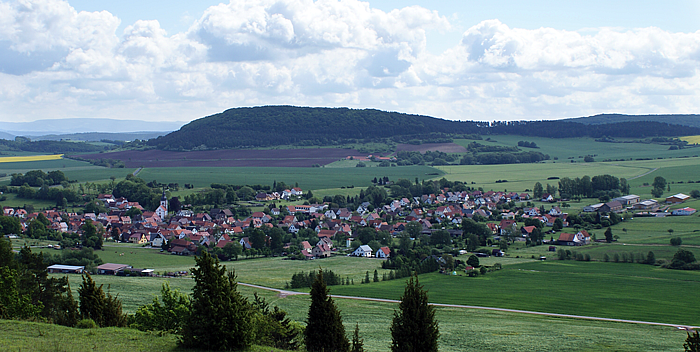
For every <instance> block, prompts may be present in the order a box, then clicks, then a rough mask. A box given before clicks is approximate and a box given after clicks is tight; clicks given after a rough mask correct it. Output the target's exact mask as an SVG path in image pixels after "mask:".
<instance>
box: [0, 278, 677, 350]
mask: <svg viewBox="0 0 700 352" xmlns="http://www.w3.org/2000/svg"><path fill="white" fill-rule="evenodd" d="M245 293H247V292H244V294H245ZM262 295H263V296H265V297H266V299H268V301H271V302H273V304H276V305H279V306H280V307H282V308H283V309H285V310H286V311H287V312H289V313H290V315H291V317H292V318H293V319H295V320H298V321H304V320H305V318H306V312H307V310H308V305H309V300H308V298H307V297H301V296H290V297H287V298H283V299H280V298H277V297H275V296H273V295H271V294H265V293H262ZM336 303H337V304H338V307H339V308H340V310H341V311H342V314H343V321H344V323H345V330H346V332H347V333H348V334H350V333H351V331H352V329H353V328H354V326H355V323H356V322H357V323H358V324H359V327H360V334H361V336H362V338H363V339H364V347H365V350H367V351H388V350H389V345H390V343H391V337H390V335H389V329H388V327H389V326H390V324H391V317H392V314H393V310H394V309H395V308H396V305H394V304H390V303H379V302H359V301H351V300H344V299H337V300H336ZM437 319H438V321H439V324H440V333H441V337H440V340H439V343H440V350H441V351H444V352H460V351H678V350H681V349H682V345H683V341H684V340H685V338H686V334H685V332H684V331H678V330H676V329H673V328H668V327H657V326H644V325H634V324H623V323H609V322H597V321H586V320H576V319H564V318H550V317H539V316H529V315H524V314H514V313H502V312H488V311H479V310H471V309H456V308H438V309H437ZM0 332H2V334H0V335H1V336H2V337H0V346H2V347H3V350H4V351H115V352H121V351H186V350H184V349H180V348H177V345H176V337H175V336H173V335H169V334H163V335H161V334H155V333H144V332H140V331H136V330H132V329H126V328H102V329H90V330H81V329H73V328H66V327H62V326H57V325H47V324H40V323H31V322H19V321H4V320H0ZM250 351H252V352H258V351H260V352H263V351H264V352H270V351H279V350H277V349H273V348H270V347H253V348H251V349H250Z"/></svg>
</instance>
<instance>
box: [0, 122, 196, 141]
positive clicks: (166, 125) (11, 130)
mask: <svg viewBox="0 0 700 352" xmlns="http://www.w3.org/2000/svg"><path fill="white" fill-rule="evenodd" d="M183 124H184V122H180V121H167V122H154V121H142V120H116V119H103V118H72V119H53V120H50V119H46V120H37V121H33V122H3V123H2V124H0V133H3V132H4V134H1V135H0V138H5V139H7V138H6V137H5V136H6V134H9V135H11V136H12V137H11V138H14V136H26V137H30V138H31V137H33V136H44V135H62V134H76V133H87V132H103V133H134V132H165V131H174V130H177V129H179V128H180V127H181V126H182V125H183ZM11 138H10V139H11ZM32 139H34V138H32Z"/></svg>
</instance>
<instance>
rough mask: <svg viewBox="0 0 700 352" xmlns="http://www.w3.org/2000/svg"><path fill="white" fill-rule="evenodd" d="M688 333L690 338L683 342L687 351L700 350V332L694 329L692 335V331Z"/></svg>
mask: <svg viewBox="0 0 700 352" xmlns="http://www.w3.org/2000/svg"><path fill="white" fill-rule="evenodd" d="M686 334H688V338H686V339H685V343H684V344H683V348H684V349H685V352H700V334H699V333H698V332H697V331H694V332H693V334H692V335H691V334H690V333H686Z"/></svg>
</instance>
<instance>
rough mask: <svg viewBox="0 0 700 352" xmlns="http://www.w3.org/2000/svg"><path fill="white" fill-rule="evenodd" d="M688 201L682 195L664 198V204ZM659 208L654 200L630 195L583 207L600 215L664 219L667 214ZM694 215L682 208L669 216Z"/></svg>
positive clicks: (691, 210)
mask: <svg viewBox="0 0 700 352" xmlns="http://www.w3.org/2000/svg"><path fill="white" fill-rule="evenodd" d="M688 199H690V196H688V195H685V194H683V193H678V194H674V195H672V196H668V197H666V199H665V201H664V203H666V204H671V205H673V204H680V203H683V202H685V201H686V200H688ZM659 208H661V204H659V202H658V201H657V200H655V199H645V200H641V198H640V197H639V196H638V195H634V194H630V195H627V196H622V197H618V198H614V199H611V200H610V201H609V202H606V203H598V204H591V205H588V206H585V207H583V211H585V212H600V213H610V212H615V213H619V212H623V211H638V213H637V216H657V217H664V216H666V215H668V214H669V213H668V212H665V211H658V210H659ZM694 213H695V209H693V208H687V207H686V208H683V209H676V210H673V211H672V212H671V215H692V214H694Z"/></svg>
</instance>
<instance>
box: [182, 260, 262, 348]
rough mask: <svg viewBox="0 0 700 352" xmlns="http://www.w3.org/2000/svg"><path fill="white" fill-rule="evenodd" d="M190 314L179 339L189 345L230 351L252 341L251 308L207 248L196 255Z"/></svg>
mask: <svg viewBox="0 0 700 352" xmlns="http://www.w3.org/2000/svg"><path fill="white" fill-rule="evenodd" d="M195 263H196V268H194V269H192V274H193V276H194V280H195V284H194V288H193V289H192V299H191V308H190V315H189V318H188V319H187V322H185V324H184V325H183V327H182V337H181V340H180V342H181V343H182V345H183V346H185V347H189V348H197V349H205V350H213V351H231V350H242V349H245V348H247V347H249V346H250V345H251V344H252V341H253V338H254V333H253V331H252V323H251V312H252V311H251V307H250V304H248V301H247V300H246V299H245V298H244V297H243V296H241V294H240V293H238V291H236V288H237V283H236V275H235V273H234V272H229V273H227V272H226V267H224V266H222V265H220V264H219V260H218V259H217V258H215V257H212V256H211V255H209V253H207V252H206V251H204V252H202V255H201V256H198V257H195Z"/></svg>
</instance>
